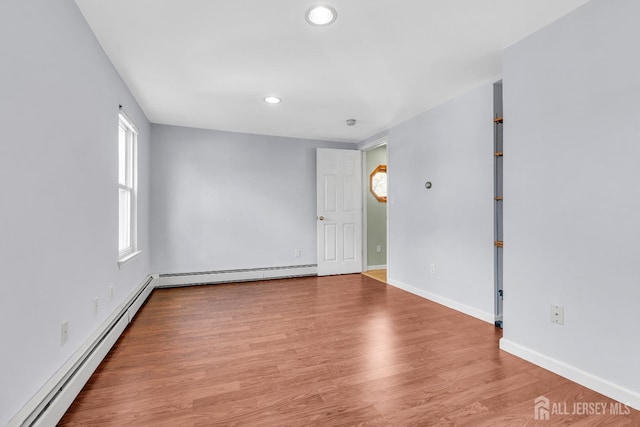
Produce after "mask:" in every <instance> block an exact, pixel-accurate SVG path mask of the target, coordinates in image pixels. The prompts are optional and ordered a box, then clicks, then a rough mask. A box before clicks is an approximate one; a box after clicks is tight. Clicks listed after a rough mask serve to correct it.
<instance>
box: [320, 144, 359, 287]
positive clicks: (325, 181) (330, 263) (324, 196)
mask: <svg viewBox="0 0 640 427" xmlns="http://www.w3.org/2000/svg"><path fill="white" fill-rule="evenodd" d="M361 171H362V155H361V153H360V151H358V150H334V149H327V148H318V149H317V169H316V174H317V197H318V204H317V210H318V220H317V224H318V226H317V233H318V276H327V275H330V274H348V273H360V272H362V172H361Z"/></svg>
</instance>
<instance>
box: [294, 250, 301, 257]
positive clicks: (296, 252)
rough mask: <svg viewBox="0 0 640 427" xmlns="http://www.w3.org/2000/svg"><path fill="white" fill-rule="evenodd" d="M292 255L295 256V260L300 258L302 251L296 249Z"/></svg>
mask: <svg viewBox="0 0 640 427" xmlns="http://www.w3.org/2000/svg"><path fill="white" fill-rule="evenodd" d="M294 255H295V256H296V258H300V257H301V256H302V251H301V250H300V249H296V251H295V253H294Z"/></svg>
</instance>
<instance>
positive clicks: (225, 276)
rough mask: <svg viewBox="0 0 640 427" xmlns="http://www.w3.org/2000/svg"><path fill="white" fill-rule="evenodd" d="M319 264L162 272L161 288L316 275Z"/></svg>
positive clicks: (159, 285)
mask: <svg viewBox="0 0 640 427" xmlns="http://www.w3.org/2000/svg"><path fill="white" fill-rule="evenodd" d="M317 274H318V266H317V265H315V264H309V265H293V266H288V267H268V268H249V269H243V270H220V271H203V272H196V273H175V274H160V282H159V284H158V285H157V287H159V288H170V287H174V286H191V285H209V284H215V283H235V282H251V281H257V280H268V279H285V278H290V277H304V276H316V275H317Z"/></svg>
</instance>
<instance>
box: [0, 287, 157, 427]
mask: <svg viewBox="0 0 640 427" xmlns="http://www.w3.org/2000/svg"><path fill="white" fill-rule="evenodd" d="M157 282H158V276H157V275H151V276H148V277H147V278H146V279H145V280H144V281H143V282H142V283H141V284H140V285H139V286H138V287H136V289H135V290H134V291H133V292H132V293H131V294H130V295H129V297H128V298H127V299H126V300H125V301H124V303H123V305H121V306H120V307H119V308H117V309H116V310H115V311H114V313H113V314H111V316H109V317H108V318H107V320H105V322H104V323H103V324H102V326H101V327H100V328H98V330H97V331H96V332H94V333H93V335H92V336H91V337H90V338H89V339H88V340H87V341H86V342H85V343H84V344H83V345H82V346H81V347H80V348H79V349H78V350H77V351H76V352H75V353H74V354H73V355H72V356H71V358H70V359H69V360H68V361H67V362H66V363H65V364H64V365H63V366H62V367H61V368H60V369H59V370H58V372H56V374H54V376H53V377H51V379H50V380H49V381H47V383H46V384H45V385H44V386H43V387H42V388H41V389H40V390H39V391H38V392H37V393H36V394H35V395H34V396H33V397H32V398H31V399H30V400H29V401H28V402H27V404H26V405H25V406H24V407H23V408H22V409H21V410H20V412H18V413H17V414H16V415H15V416H14V417H13V418H12V419H11V420H10V421H9V424H7V427H18V426H20V427H23V426H33V427H49V426H55V425H56V424H57V423H58V421H60V419H61V418H62V417H63V416H64V414H65V412H66V411H67V409H69V407H70V406H71V404H72V403H73V401H74V399H75V398H76V397H77V396H78V394H79V393H80V391H81V390H82V387H84V385H85V384H86V383H87V381H88V380H89V378H90V377H91V375H92V374H93V372H94V371H95V370H96V369H97V368H98V366H99V365H100V362H102V360H103V359H104V358H105V356H106V355H107V354H108V353H109V350H111V347H113V345H114V344H115V343H116V341H117V340H118V338H119V337H120V335H121V334H122V332H123V331H124V330H125V329H126V328H127V326H128V325H129V323H130V322H131V320H132V319H133V317H134V316H135V314H136V313H137V312H138V310H139V309H140V307H142V305H143V304H144V302H145V301H146V299H147V298H148V297H149V295H150V294H151V292H152V291H153V289H154V288H155V284H156V283H157Z"/></svg>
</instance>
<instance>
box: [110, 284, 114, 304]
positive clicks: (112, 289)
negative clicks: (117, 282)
mask: <svg viewBox="0 0 640 427" xmlns="http://www.w3.org/2000/svg"><path fill="white" fill-rule="evenodd" d="M113 294H114V288H113V285H111V286H109V302H113Z"/></svg>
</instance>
